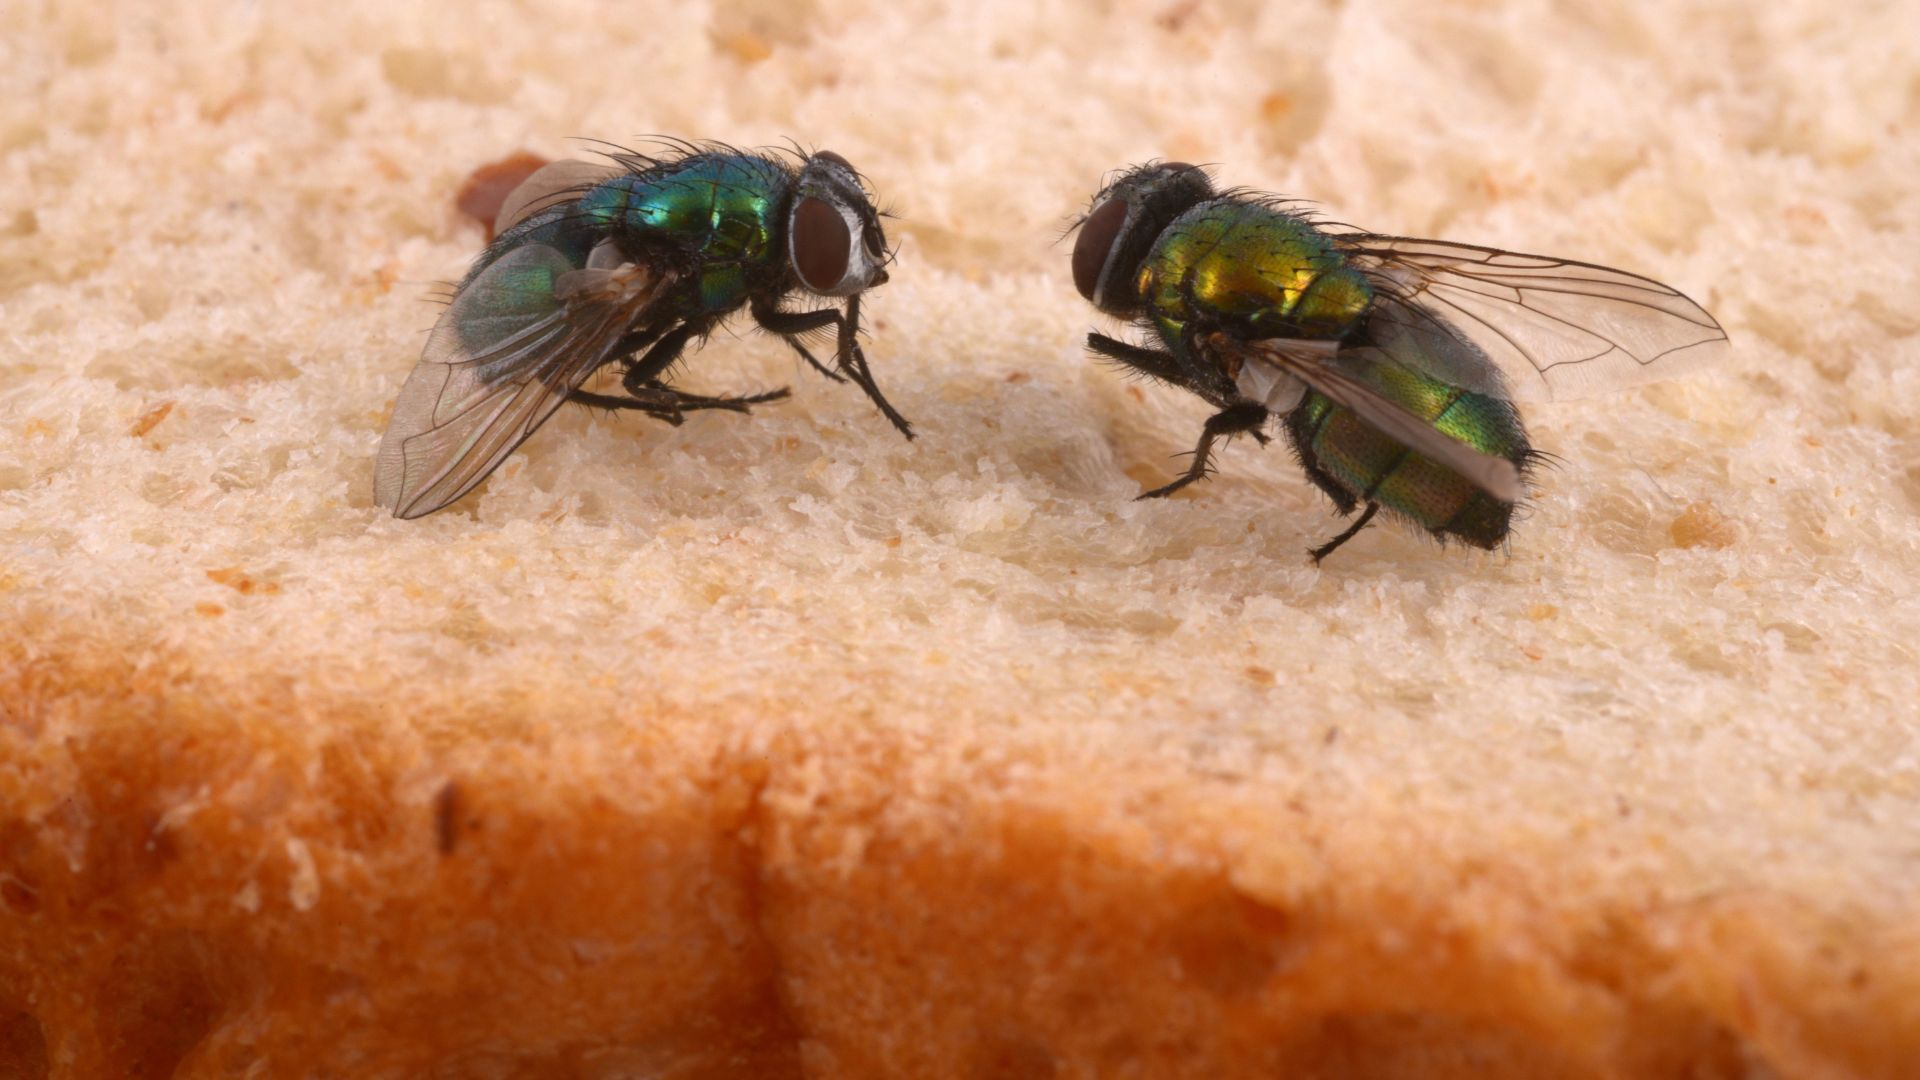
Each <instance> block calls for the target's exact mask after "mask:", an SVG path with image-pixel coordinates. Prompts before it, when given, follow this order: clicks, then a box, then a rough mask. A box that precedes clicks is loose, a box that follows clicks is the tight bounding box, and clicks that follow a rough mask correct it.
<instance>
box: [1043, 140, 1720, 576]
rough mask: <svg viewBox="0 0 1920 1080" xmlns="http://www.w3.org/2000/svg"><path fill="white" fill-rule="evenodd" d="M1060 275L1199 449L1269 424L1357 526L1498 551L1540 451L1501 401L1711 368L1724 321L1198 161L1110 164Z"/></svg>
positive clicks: (1546, 261) (1551, 264)
mask: <svg viewBox="0 0 1920 1080" xmlns="http://www.w3.org/2000/svg"><path fill="white" fill-rule="evenodd" d="M1075 227H1076V228H1077V229H1079V232H1080V236H1079V239H1078V240H1077V241H1076V243H1075V245H1074V251H1073V280H1074V284H1075V286H1076V287H1078V288H1079V290H1080V294H1081V295H1082V296H1084V297H1086V298H1087V300H1089V301H1090V302H1092V304H1093V305H1094V306H1095V307H1096V308H1098V309H1100V310H1101V311H1102V312H1105V313H1106V314H1108V315H1113V316H1117V317H1120V318H1124V319H1130V320H1134V321H1136V322H1137V323H1139V324H1140V325H1141V327H1142V329H1143V331H1144V332H1145V333H1146V334H1148V335H1149V336H1150V337H1151V338H1157V339H1158V340H1157V341H1155V342H1153V343H1152V344H1150V345H1136V344H1130V343H1128V342H1124V341H1120V340H1117V339H1115V338H1111V337H1108V336H1106V335H1104V334H1098V333H1095V334H1091V335H1089V336H1088V338H1087V346H1088V348H1089V349H1090V350H1092V351H1093V352H1094V353H1096V354H1098V355H1100V356H1103V357H1106V358H1108V359H1111V360H1116V361H1119V362H1120V363H1121V364H1124V365H1126V366H1127V367H1129V368H1132V369H1134V370H1136V371H1139V372H1141V373H1143V374H1145V375H1148V376H1151V377H1152V378H1155V379H1158V380H1161V381H1163V382H1166V383H1170V384H1172V385H1174V386H1178V387H1182V388H1184V389H1187V390H1190V391H1192V392H1193V393H1195V394H1198V395H1199V396H1200V397H1202V398H1204V399H1205V400H1206V401H1207V402H1208V403H1209V404H1211V405H1212V406H1213V407H1214V408H1216V409H1217V410H1218V411H1217V412H1215V413H1214V414H1213V416H1211V417H1210V418H1208V420H1207V422H1206V426H1205V427H1204V428H1203V429H1202V430H1201V434H1200V442H1199V445H1198V447H1196V448H1195V450H1194V453H1193V461H1192V464H1191V466H1190V467H1189V468H1188V469H1187V471H1186V473H1185V474H1184V475H1182V476H1180V477H1179V478H1178V479H1176V480H1174V481H1173V482H1172V483H1170V484H1167V485H1166V486H1164V487H1160V488H1156V489H1154V490H1152V491H1149V492H1147V493H1146V494H1144V495H1142V496H1140V497H1141V498H1143V499H1145V498H1155V497H1160V496H1165V495H1170V494H1172V493H1173V492H1175V491H1178V490H1179V489H1181V488H1182V487H1185V486H1186V485H1188V484H1191V483H1193V482H1194V481H1195V480H1199V479H1201V478H1202V477H1204V476H1206V475H1207V472H1208V463H1209V456H1210V454H1211V452H1212V450H1213V446H1214V443H1215V442H1216V441H1218V440H1220V439H1222V438H1228V437H1231V436H1233V435H1236V434H1241V433H1246V434H1251V435H1252V436H1253V437H1254V438H1255V439H1257V440H1258V441H1259V442H1260V443H1262V444H1263V445H1264V444H1265V443H1266V442H1267V436H1266V434H1265V433H1264V432H1263V431H1262V428H1264V427H1265V426H1266V422H1267V420H1268V419H1269V418H1270V417H1274V416H1278V417H1281V418H1282V424H1283V426H1284V427H1285V429H1286V433H1287V438H1288V440H1289V441H1290V442H1291V443H1292V444H1293V450H1294V453H1295V454H1296V455H1297V456H1298V457H1299V459H1300V465H1301V467H1302V468H1303V469H1304V470H1305V471H1306V474H1307V478H1308V479H1309V480H1311V481H1312V482H1313V483H1314V484H1315V485H1316V486H1317V487H1319V488H1320V490H1322V491H1324V492H1325V493H1326V494H1327V496H1328V497H1329V498H1331V499H1332V500H1333V503H1334V506H1335V508H1336V509H1337V510H1338V511H1339V513H1340V514H1341V515H1342V516H1350V515H1352V514H1353V513H1354V512H1355V511H1356V510H1358V511H1359V512H1360V516H1359V517H1358V518H1357V519H1355V520H1354V522H1353V523H1352V525H1351V526H1350V527H1349V528H1348V529H1346V531H1344V532H1342V533H1341V534H1340V535H1338V536H1336V537H1334V538H1333V539H1332V540H1330V541H1328V542H1327V543H1325V544H1322V545H1321V546H1319V547H1317V548H1314V549H1313V550H1312V551H1311V552H1310V553H1309V554H1310V555H1311V556H1312V558H1313V561H1314V562H1315V563H1318V562H1319V561H1320V560H1321V559H1324V558H1326V557H1327V555H1328V554H1330V553H1331V552H1333V551H1334V549H1336V548H1338V547H1339V546H1340V545H1342V544H1344V543H1346V542H1347V541H1348V540H1351V539H1352V538H1353V537H1354V536H1355V535H1356V534H1357V533H1359V531H1360V530H1361V529H1363V528H1365V527H1366V526H1367V523H1368V522H1370V521H1372V520H1373V517H1374V515H1375V514H1377V513H1378V512H1379V511H1380V510H1382V509H1385V510H1387V511H1389V512H1390V513H1391V514H1392V515H1394V516H1397V517H1399V518H1402V519H1404V520H1406V521H1408V522H1410V523H1412V524H1414V525H1416V526H1418V527H1420V528H1423V529H1425V530H1426V531H1427V532H1428V533H1430V534H1431V535H1433V536H1434V537H1436V538H1438V539H1440V540H1441V541H1443V542H1444V541H1446V540H1448V539H1453V540H1458V541H1460V542H1462V543H1466V544H1471V545H1473V546H1475V547H1480V548H1488V549H1491V548H1494V547H1497V546H1498V545H1499V544H1500V543H1501V542H1503V541H1504V540H1505V539H1506V538H1507V535H1508V534H1509V532H1511V530H1512V521H1513V512H1514V507H1515V505H1516V504H1517V503H1518V502H1519V501H1520V499H1521V498H1522V497H1523V495H1524V494H1525V490H1526V487H1527V479H1528V474H1529V472H1530V471H1531V469H1532V467H1533V465H1534V464H1535V463H1536V462H1537V461H1539V459H1540V458H1541V457H1542V455H1541V454H1540V453H1539V452H1538V451H1536V450H1534V449H1533V447H1532V446H1531V445H1530V444H1529V443H1528V442H1527V435H1526V431H1525V429H1524V428H1523V427H1522V426H1521V423H1520V415H1519V412H1518V411H1517V410H1516V409H1515V408H1514V405H1513V402H1515V401H1517V400H1530V399H1564V398H1569V397H1574V396H1577V395H1581V394H1587V393H1593V392H1597V391H1601V390H1610V389H1615V388H1618V387H1624V386H1629V385H1633V384H1636V383H1641V382H1647V381H1651V380H1652V379H1656V378H1665V377H1668V376H1671V375H1675V374H1678V373H1680V372H1682V371H1688V370H1692V369H1694V368H1697V367H1699V366H1701V365H1703V364H1706V363H1708V362H1711V361H1712V360H1714V359H1715V358H1717V356H1718V355H1719V354H1720V353H1722V352H1724V345H1725V342H1726V340H1727V336H1726V333H1725V332H1724V331H1722V330H1721V328H1720V324H1719V323H1717V322H1715V321H1714V319H1713V317H1712V316H1711V315H1708V314H1707V313H1706V311H1705V310H1703V309H1702V308H1701V307H1700V305H1699V304H1696V303H1694V302H1693V301H1692V300H1689V299H1688V298H1687V297H1685V296H1683V295H1681V294H1680V293H1679V292H1677V291H1675V290H1674V289H1671V288H1669V287H1667V286H1665V285H1662V284H1660V283H1659V282H1657V281H1651V280H1648V279H1647V278H1643V277H1640V276H1638V275H1635V274H1629V273H1625V272H1623V271H1620V270H1611V269H1608V268H1607V267H1604V266H1595V265H1592V264H1590V263H1581V262H1574V261H1571V260H1568V259H1551V258H1545V257H1542V256H1538V255H1522V254H1518V253H1515V252H1510V251H1500V250H1497V249H1494V248H1485V247H1474V246H1472V245H1468V244H1452V243H1446V242H1442V241H1438V240H1416V239H1411V238H1408V237H1399V236H1383V235H1379V234H1374V233H1366V232H1359V231H1355V230H1351V229H1348V228H1346V227H1343V226H1333V225H1327V224H1323V223H1321V222H1319V221H1317V220H1316V219H1315V218H1314V217H1313V216H1312V215H1310V214H1308V213H1306V212H1304V211H1302V210H1301V209H1300V208H1299V207H1298V206H1297V204H1294V203H1292V202H1289V201H1286V200H1282V199H1278V198H1274V197H1272V196H1266V195H1260V194H1256V193H1251V192H1244V191H1216V190H1215V189H1214V187H1213V183H1212V181H1211V180H1210V179H1209V178H1208V176H1207V174H1206V173H1205V172H1204V171H1202V170H1201V169H1199V168H1197V167H1195V166H1192V165H1187V164H1184V163H1180V162H1155V163H1150V164H1147V165H1140V166H1136V167H1134V168H1131V169H1128V170H1126V171H1124V172H1122V173H1120V174H1119V175H1118V176H1117V178H1115V179H1113V180H1112V181H1111V182H1110V183H1108V184H1107V185H1106V186H1105V187H1104V188H1102V189H1101V191H1100V193H1099V194H1098V195H1096V196H1094V199H1093V203H1092V205H1091V207H1090V209H1089V210H1088V212H1087V213H1086V215H1085V216H1084V217H1082V218H1081V219H1080V220H1079V222H1077V223H1076V225H1075Z"/></svg>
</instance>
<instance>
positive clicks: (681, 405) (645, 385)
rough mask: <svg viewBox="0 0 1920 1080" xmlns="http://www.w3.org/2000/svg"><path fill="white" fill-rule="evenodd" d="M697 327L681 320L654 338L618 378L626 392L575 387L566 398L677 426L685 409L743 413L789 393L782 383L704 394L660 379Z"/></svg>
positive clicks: (678, 357)
mask: <svg viewBox="0 0 1920 1080" xmlns="http://www.w3.org/2000/svg"><path fill="white" fill-rule="evenodd" d="M700 329H701V328H700V327H699V326H698V325H696V324H694V323H682V324H680V325H679V326H677V327H675V328H673V329H672V330H670V331H668V332H667V333H666V334H664V335H662V336H661V337H660V338H659V340H657V341H654V342H653V343H652V347H650V348H648V349H647V352H646V355H644V356H642V357H641V358H640V359H638V360H636V361H634V362H632V363H631V364H629V365H627V370H626V374H624V375H622V376H621V378H620V385H621V388H622V389H624V390H626V392H627V394H628V395H629V396H627V397H617V396H615V395H613V394H596V393H594V392H592V391H590V390H574V391H571V392H570V393H568V394H567V400H569V401H575V402H578V403H580V404H582V405H593V406H597V407H599V408H602V409H629V410H632V411H634V412H638V413H644V414H646V415H647V416H651V417H653V418H654V419H655V420H660V421H664V422H665V423H669V424H672V425H673V426H674V427H679V426H680V425H681V424H682V423H685V422H686V417H685V416H684V415H683V414H685V413H690V412H696V411H698V410H701V409H725V410H727V411H728V412H737V413H744V412H749V411H751V407H752V406H754V405H760V404H763V403H765V402H768V401H779V400H780V399H781V398H784V397H786V396H788V394H789V393H791V391H789V390H787V389H786V388H785V387H781V388H780V389H778V390H769V391H767V392H766V393H763V394H747V395H743V396H740V397H707V396H706V395H704V394H689V393H686V392H685V391H681V390H675V389H674V388H673V387H671V386H668V385H667V384H666V383H664V382H661V381H660V375H661V373H662V372H664V371H666V370H667V369H668V368H670V367H672V366H673V362H674V361H675V360H678V359H680V354H681V353H682V352H685V351H686V348H687V342H689V341H691V340H693V338H694V335H696V334H698V333H699V332H700ZM641 340H642V341H644V340H646V339H645V338H642V339H641Z"/></svg>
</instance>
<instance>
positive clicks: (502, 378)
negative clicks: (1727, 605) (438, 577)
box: [374, 143, 913, 518]
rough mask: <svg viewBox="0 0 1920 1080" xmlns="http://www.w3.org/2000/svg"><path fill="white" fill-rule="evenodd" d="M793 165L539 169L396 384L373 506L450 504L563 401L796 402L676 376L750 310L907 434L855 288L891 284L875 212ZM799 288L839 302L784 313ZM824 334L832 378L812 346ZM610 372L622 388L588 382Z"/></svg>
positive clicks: (837, 184) (810, 163)
mask: <svg viewBox="0 0 1920 1080" xmlns="http://www.w3.org/2000/svg"><path fill="white" fill-rule="evenodd" d="M796 157H798V160H797V161H787V160H783V159H781V158H777V157H775V156H772V155H770V154H762V153H748V152H743V151H739V150H735V149H732V148H731V147H726V146H720V145H717V144H694V143H678V144H674V149H673V150H672V151H671V152H669V153H666V154H663V155H660V156H649V155H645V154H639V153H634V152H632V151H626V150H619V151H617V152H614V153H611V154H609V155H608V163H606V164H600V163H588V162H581V161H560V162H554V163H552V164H550V165H547V166H546V167H544V168H542V169H541V170H539V171H538V172H536V173H534V174H533V175H532V176H529V177H528V178H527V179H526V181H525V182H523V183H522V184H521V185H520V186H519V187H518V188H517V189H515V190H514V191H513V192H512V193H511V194H510V195H508V197H507V199H506V202H505V203H504V204H503V205H502V206H501V208H500V216H499V218H498V219H497V221H496V224H495V229H496V231H497V233H498V236H497V237H496V239H495V240H494V241H493V243H492V244H491V245H489V246H488V248H487V250H486V251H485V252H484V253H482V254H481V256H480V257H479V258H478V259H477V260H475V262H474V264H473V267H472V269H471V270H470V271H469V272H468V273H467V276H466V278H465V279H464V280H463V281H461V282H460V284H459V285H457V286H456V287H455V289H454V293H453V298H452V302H451V303H450V304H449V305H448V307H447V310H446V311H445V312H444V313H443V314H442V315H441V316H440V320H439V322H438V323H437V324H436V325H435V326H434V328H433V333H432V334H431V335H430V336H429V337H428V338H427V344H426V349H425V351H424V352H423V354H422V355H421V357H420V362H419V364H418V365H416V366H415V367H414V369H413V374H412V375H410V376H409V377H408V378H407V381H406V385H405V386H403V387H401V390H400V396H399V399H398V400H397V401H396V402H395V403H394V408H393V418H392V420H391V421H389V423H388V425H387V433H386V436H385V437H384V438H383V439H382V440H381V442H380V452H379V457H378V459H377V461H376V464H375V467H374V498H375V501H376V502H377V503H378V504H379V505H380V506H383V507H386V508H387V509H390V510H392V511H393V514H394V516H395V517H401V518H414V517H420V516H421V515H423V514H430V513H432V512H433V511H435V510H438V509H440V508H441V507H443V506H446V505H447V504H449V503H451V502H453V501H454V500H456V499H458V498H460V497H461V496H462V495H465V494H466V493H467V492H468V491H470V490H472V489H473V487H474V486H475V485H476V484H478V483H480V481H481V480H484V479H485V478H486V477H487V476H488V474H490V473H492V472H493V470H495V469H497V468H499V467H500V464H501V462H503V461H505V460H506V458H507V456H508V455H509V454H511V453H512V452H513V450H514V449H515V448H516V447H518V446H519V445H520V444H521V443H522V442H524V441H526V439H527V437H528V436H530V435H532V434H533V432H534V430H535V429H537V428H538V427H539V426H540V425H541V424H543V423H545V422H546V420H547V419H548V418H549V417H551V416H552V415H553V413H554V411H555V410H557V409H558V408H559V407H560V406H561V405H562V404H563V403H565V402H569V401H573V402H578V403H581V404H585V405H592V406H597V407H601V408H609V409H628V410H632V411H635V412H639V413H641V414H643V415H646V416H650V417H653V418H655V419H658V420H662V421H665V422H667V423H670V424H679V423H680V422H681V420H682V418H683V415H684V414H685V413H688V412H692V411H695V410H700V409H723V410H728V411H732V412H741V413H744V412H747V411H749V410H750V409H751V408H752V406H755V405H759V404H762V403H764V402H769V401H776V400H779V399H780V398H784V397H786V396H787V391H786V390H784V389H780V390H773V391H768V392H765V393H758V394H750V395H743V396H738V397H707V396H703V395H699V394H691V393H688V392H686V391H684V390H677V389H675V388H673V387H672V386H670V385H668V384H667V382H666V381H665V380H666V376H667V374H668V371H669V369H670V368H672V366H673V364H674V362H675V361H676V360H678V359H679V358H680V356H681V354H682V352H684V351H685V350H686V348H687V346H688V345H689V344H693V343H695V342H699V341H704V340H705V339H706V337H707V335H708V334H710V333H712V331H713V330H714V328H715V327H717V326H718V325H719V324H720V323H721V321H722V320H724V319H726V318H727V317H728V316H729V315H731V314H733V313H734V312H737V311H738V310H740V309H741V308H742V307H745V308H747V309H748V311H749V312H750V313H751V315H752V317H753V320H754V321H755V322H756V323H758V324H759V325H760V326H761V327H762V328H763V329H766V330H768V331H770V332H772V333H774V334H776V335H778V336H779V337H780V338H781V339H782V340H784V341H785V342H786V343H787V344H788V345H789V346H791V347H792V349H793V350H794V352H796V353H798V354H799V356H800V358H801V359H803V360H805V361H806V362H807V363H808V364H809V365H811V366H812V367H813V368H814V369H815V370H817V371H819V372H820V373H821V374H822V375H825V376H826V377H827V378H829V379H832V380H834V381H836V382H838V381H841V380H842V379H843V378H844V379H851V380H852V381H853V383H854V384H855V385H857V386H859V387H860V388H861V389H862V390H864V391H865V392H866V394H867V396H868V397H869V398H871V399H872V400H873V403H874V405H876V406H877V407H878V408H879V409H880V411H881V413H882V414H884V415H885V416H886V418H887V419H888V420H889V421H891V422H892V423H893V425H894V427H896V428H898V429H899V430H900V432H901V434H903V435H905V436H907V437H908V438H912V437H913V429H912V426H911V425H910V424H908V423H907V421H906V419H905V418H904V417H902V416H901V415H900V414H899V412H897V411H896V410H895V409H894V407H893V406H892V405H890V404H889V403H888V402H887V399H886V398H885V397H884V396H882V395H881V393H880V388H879V387H878V386H876V385H875V384H874V381H873V374H872V372H871V371H870V370H869V369H868V366H867V358H866V354H865V353H864V352H863V351H862V349H861V347H860V341H859V333H860V296H861V294H862V293H863V292H865V291H866V290H867V289H871V288H873V287H874V286H877V285H880V284H883V283H885V282H886V280H887V272H886V264H887V262H888V261H889V257H888V251H887V238H886V234H885V233H884V232H883V231H882V230H881V226H880V215H879V213H878V212H877V211H876V210H875V209H874V205H873V200H872V198H871V197H870V196H869V195H868V193H867V191H866V188H865V187H864V186H863V184H862V181H861V178H860V175H859V174H858V173H857V172H856V171H855V170H854V168H853V166H851V165H849V164H848V163H847V160H846V159H845V158H843V157H841V156H840V155H838V154H834V153H830V152H828V151H820V152H817V153H814V154H810V155H806V156H799V155H796ZM797 291H804V292H805V293H807V294H810V295H812V296H817V297H824V298H829V299H841V300H844V301H845V302H846V309H845V311H844V313H843V312H842V311H840V310H839V309H836V308H833V307H825V308H820V309H817V310H790V309H788V308H787V307H786V306H785V302H786V300H787V299H788V298H789V297H790V296H791V295H792V294H794V293H795V292H797ZM829 328H832V329H833V330H834V332H835V338H834V340H835V351H834V355H833V360H834V367H832V368H829V367H828V366H826V365H825V364H823V363H821V362H820V361H819V360H818V359H817V358H815V357H814V355H813V353H812V352H811V351H810V350H809V349H808V348H807V345H806V341H805V339H806V337H807V336H808V335H810V334H813V333H816V332H824V331H826V330H828V329H829ZM614 363H618V364H620V365H621V366H622V367H623V368H624V371H623V373H622V376H621V380H620V382H621V387H622V389H624V390H625V394H600V393H593V392H590V391H587V390H584V389H582V388H581V387H582V385H583V384H584V383H585V382H586V380H587V377H588V376H589V375H592V374H593V373H594V372H595V371H597V370H599V369H601V368H602V367H605V366H607V365H609V364H614ZM836 369H837V370H836Z"/></svg>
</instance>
